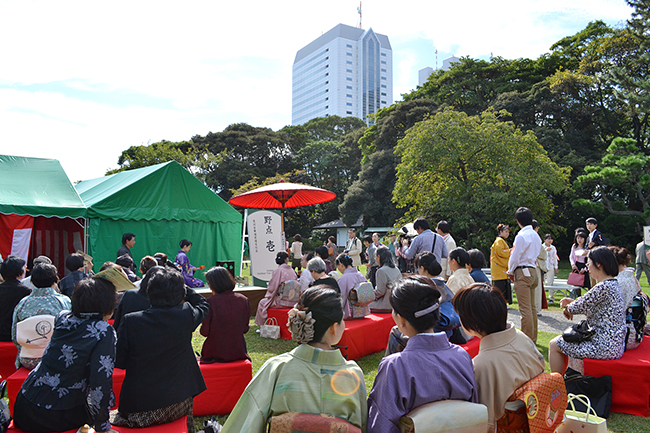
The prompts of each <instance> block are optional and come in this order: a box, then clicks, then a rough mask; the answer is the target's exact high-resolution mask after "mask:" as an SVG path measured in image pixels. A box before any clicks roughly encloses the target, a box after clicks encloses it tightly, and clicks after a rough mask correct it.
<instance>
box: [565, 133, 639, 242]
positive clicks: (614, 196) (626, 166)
mask: <svg viewBox="0 0 650 433" xmlns="http://www.w3.org/2000/svg"><path fill="white" fill-rule="evenodd" d="M574 189H576V190H580V189H584V190H585V191H586V192H587V195H588V196H589V197H590V199H584V198H583V199H577V200H576V201H575V206H576V207H577V208H582V209H588V210H589V211H591V212H595V213H602V211H603V210H605V211H606V212H608V213H609V214H611V215H614V216H615V217H617V218H619V224H620V222H621V221H620V218H626V220H627V221H630V222H632V223H633V224H635V225H636V229H637V230H636V231H637V234H641V233H642V230H641V226H642V225H650V156H648V155H647V154H646V153H645V152H643V151H642V150H640V149H639V147H638V146H637V144H636V140H634V139H632V138H616V139H614V140H613V141H612V144H611V145H610V146H609V147H608V148H607V152H606V153H605V155H604V156H603V158H602V160H601V161H600V163H599V164H596V165H592V166H587V167H585V174H583V175H581V176H578V178H577V180H576V181H575V182H574ZM617 231H621V230H617ZM630 243H634V242H630Z"/></svg>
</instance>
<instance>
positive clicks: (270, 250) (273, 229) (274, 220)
mask: <svg viewBox="0 0 650 433" xmlns="http://www.w3.org/2000/svg"><path fill="white" fill-rule="evenodd" d="M280 218H281V217H280V215H278V214H277V213H275V212H270V211H267V210H260V211H256V212H252V213H250V214H249V215H248V222H247V225H248V243H249V252H250V256H251V273H252V275H253V277H255V278H258V279H260V280H262V281H270V280H271V274H273V271H274V270H276V269H277V267H278V265H277V264H276V263H275V256H276V254H277V253H278V252H279V251H284V242H283V241H282V233H281V232H280V231H281V228H282V221H281V220H280Z"/></svg>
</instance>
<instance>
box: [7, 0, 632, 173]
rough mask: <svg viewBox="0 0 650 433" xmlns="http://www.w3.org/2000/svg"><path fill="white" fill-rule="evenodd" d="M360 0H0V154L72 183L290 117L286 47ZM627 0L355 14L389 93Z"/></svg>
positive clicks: (609, 19) (613, 17) (430, 3)
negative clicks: (171, 144)
mask: <svg viewBox="0 0 650 433" xmlns="http://www.w3.org/2000/svg"><path fill="white" fill-rule="evenodd" d="M358 6H359V2H358V1H354V0H328V1H320V2H315V1H309V0H302V1H294V0H278V1H274V2H270V1H261V0H248V1H225V0H220V1H219V0H217V1H215V0H212V1H207V0H203V1H193V0H184V1H183V2H179V1H174V2H172V1H167V0H156V1H146V0H130V1H121V0H115V1H112V2H96V1H87V0H84V1H65V0H56V1H53V0H43V1H35V0H15V1H13V0H12V1H7V0H0V40H1V41H2V45H1V46H2V49H1V50H0V154H5V155H17V156H29V157H38V158H54V159H58V160H59V161H60V162H61V165H62V166H63V168H64V170H65V171H66V173H67V174H68V177H69V178H70V180H71V181H72V182H76V181H79V180H86V179H92V178H97V177H101V176H103V175H104V174H105V173H106V171H107V170H110V169H114V168H117V167H118V164H117V160H118V158H119V156H120V154H121V153H122V151H124V150H126V149H128V148H129V147H131V146H138V145H147V144H149V143H155V142H157V141H161V140H169V141H184V140H189V139H191V138H192V137H193V136H194V135H205V134H207V133H208V132H219V131H222V130H223V129H224V128H225V127H227V126H228V125H230V124H233V123H240V122H244V123H248V124H250V125H253V126H256V127H268V128H272V129H273V130H278V129H280V128H282V127H283V126H286V125H289V124H290V123H291V68H292V64H293V61H294V58H295V55H296V52H297V51H298V50H299V49H300V48H302V47H304V46H305V45H307V44H308V43H310V42H311V41H313V40H314V39H316V38H317V37H318V36H320V35H321V34H323V33H325V32H326V31H328V30H330V29H331V28H333V27H334V26H336V25H337V24H339V23H343V24H347V25H350V26H358V25H359V14H358V13H357V8H358ZM631 12H632V10H631V8H629V6H627V4H626V3H625V1H624V0H570V1H567V0H544V1H541V0H496V1H492V2H486V1H483V0H465V1H461V2H449V1H447V2H441V1H437V0H406V1H402V2H395V1H394V0H363V4H362V20H361V25H362V27H363V28H364V29H368V28H372V29H373V30H374V31H375V32H377V33H381V34H384V35H387V36H388V38H389V39H390V42H391V45H392V49H393V87H394V95H393V100H394V101H399V100H401V94H404V93H408V92H410V91H411V90H413V89H414V88H416V86H417V84H418V70H420V69H422V68H424V67H427V66H430V67H433V68H435V67H436V54H435V52H436V50H437V51H438V55H437V58H438V61H437V65H438V66H441V65H442V60H443V59H445V58H447V57H449V56H451V55H456V56H459V57H461V56H470V57H472V58H480V59H489V57H490V55H494V56H501V57H504V58H507V59H514V58H520V57H527V58H531V59H535V58H537V57H539V56H540V55H542V54H544V53H546V52H548V51H549V47H550V46H551V45H552V44H553V43H555V42H557V41H558V40H560V39H561V38H563V37H565V36H569V35H573V34H575V33H577V32H579V31H580V30H582V29H584V28H585V26H586V25H587V24H588V23H589V22H590V21H594V20H603V21H605V22H606V23H607V24H609V25H612V26H623V25H624V23H625V20H627V19H628V18H629V17H630V14H631Z"/></svg>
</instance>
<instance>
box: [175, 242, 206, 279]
mask: <svg viewBox="0 0 650 433" xmlns="http://www.w3.org/2000/svg"><path fill="white" fill-rule="evenodd" d="M176 263H178V265H179V266H180V267H181V273H182V274H183V280H185V285H186V286H187V287H203V285H204V283H203V281H202V280H199V279H198V278H194V271H193V270H192V268H193V267H195V266H192V265H191V264H190V259H189V258H188V257H187V254H185V251H179V252H178V254H176Z"/></svg>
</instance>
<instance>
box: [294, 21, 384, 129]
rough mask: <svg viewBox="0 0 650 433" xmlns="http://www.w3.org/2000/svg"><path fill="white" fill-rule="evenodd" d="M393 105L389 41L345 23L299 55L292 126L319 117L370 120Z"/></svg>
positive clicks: (306, 47)
mask: <svg viewBox="0 0 650 433" xmlns="http://www.w3.org/2000/svg"><path fill="white" fill-rule="evenodd" d="M392 103H393V51H392V49H391V47H390V42H389V41H388V37H387V36H385V35H380V34H378V33H375V32H374V31H373V30H372V29H369V30H363V29H359V28H356V27H350V26H346V25H345V24H339V25H338V26H336V27H334V28H333V29H332V30H330V31H328V32H327V33H325V34H323V35H322V36H320V37H319V38H318V39H316V40H314V41H313V42H312V43H310V44H309V45H307V46H305V47H304V48H302V49H301V50H299V51H298V53H297V54H296V59H295V60H294V62H293V86H292V102H291V124H292V125H300V124H303V123H305V122H307V121H308V120H310V119H313V118H315V117H325V116H332V115H338V116H341V117H347V116H354V117H358V118H360V119H363V120H364V121H366V123H370V121H369V119H368V118H367V116H368V115H369V114H372V113H376V112H377V111H378V110H379V109H380V108H384V107H388V106H389V105H391V104H392Z"/></svg>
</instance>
